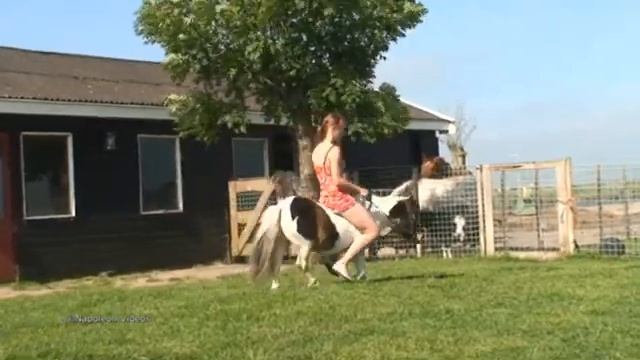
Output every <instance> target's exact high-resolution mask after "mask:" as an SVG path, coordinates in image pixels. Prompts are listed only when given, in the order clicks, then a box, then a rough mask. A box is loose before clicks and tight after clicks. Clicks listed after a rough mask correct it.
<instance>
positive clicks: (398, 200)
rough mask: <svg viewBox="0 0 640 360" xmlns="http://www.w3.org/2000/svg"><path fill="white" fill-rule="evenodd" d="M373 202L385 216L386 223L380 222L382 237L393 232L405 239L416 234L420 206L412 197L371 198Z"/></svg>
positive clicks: (389, 196) (388, 196)
mask: <svg viewBox="0 0 640 360" xmlns="http://www.w3.org/2000/svg"><path fill="white" fill-rule="evenodd" d="M371 202H372V203H373V205H375V206H376V208H377V209H378V210H379V211H380V212H381V213H382V214H383V215H384V217H385V219H384V221H379V225H380V235H383V236H384V235H386V234H388V233H389V232H391V231H393V232H395V233H396V234H398V235H400V236H402V237H403V238H405V239H410V238H412V237H413V236H414V234H415V229H416V214H417V212H418V211H419V209H418V204H417V202H416V201H415V199H414V198H413V197H412V196H410V195H394V194H391V195H387V196H376V195H373V196H372V197H371Z"/></svg>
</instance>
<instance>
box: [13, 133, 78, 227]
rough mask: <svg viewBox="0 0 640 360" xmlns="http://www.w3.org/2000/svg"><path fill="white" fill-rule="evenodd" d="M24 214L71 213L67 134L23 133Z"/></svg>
mask: <svg viewBox="0 0 640 360" xmlns="http://www.w3.org/2000/svg"><path fill="white" fill-rule="evenodd" d="M22 148H23V155H24V164H23V166H24V187H25V194H26V196H25V198H26V206H27V208H26V212H27V217H34V216H54V215H71V213H72V211H71V204H70V201H69V199H70V189H71V188H70V186H69V164H68V155H69V154H68V153H67V150H68V149H67V136H61V135H23V138H22Z"/></svg>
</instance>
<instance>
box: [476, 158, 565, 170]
mask: <svg viewBox="0 0 640 360" xmlns="http://www.w3.org/2000/svg"><path fill="white" fill-rule="evenodd" d="M563 163H564V160H560V161H558V160H553V161H537V162H524V163H515V164H491V165H487V166H489V168H490V170H491V171H506V170H536V169H537V170H540V169H555V168H556V167H557V166H559V165H561V164H563Z"/></svg>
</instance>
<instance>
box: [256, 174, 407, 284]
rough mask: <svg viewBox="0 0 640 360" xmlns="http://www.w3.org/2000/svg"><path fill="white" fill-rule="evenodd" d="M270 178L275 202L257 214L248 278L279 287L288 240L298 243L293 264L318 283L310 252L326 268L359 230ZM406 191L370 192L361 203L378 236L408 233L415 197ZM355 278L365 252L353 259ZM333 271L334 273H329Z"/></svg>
mask: <svg viewBox="0 0 640 360" xmlns="http://www.w3.org/2000/svg"><path fill="white" fill-rule="evenodd" d="M272 181H274V184H275V188H276V194H278V196H277V198H278V199H277V202H276V204H275V205H271V206H269V207H267V208H266V209H265V211H264V212H263V213H262V215H261V217H260V220H259V225H258V227H257V230H256V231H255V233H254V234H253V236H252V240H253V242H254V248H253V251H252V253H251V255H250V258H249V264H250V276H251V278H252V280H254V281H255V280H257V279H259V278H263V277H269V278H271V280H272V281H271V289H272V290H275V289H278V288H279V287H280V281H279V278H278V277H279V272H280V267H281V265H282V260H283V257H284V253H285V252H286V249H287V248H288V245H289V244H294V245H297V246H298V248H299V251H298V257H297V260H296V266H298V267H299V268H300V270H302V272H303V274H304V276H305V278H306V280H307V286H308V287H311V286H316V285H318V280H317V279H316V278H315V277H314V276H313V275H312V273H311V262H310V256H311V254H312V253H315V254H318V255H319V256H320V259H321V262H322V263H323V264H324V265H325V266H326V267H327V269H328V270H329V271H330V272H332V273H333V271H332V270H331V265H332V264H333V262H334V261H335V259H336V257H337V255H338V254H339V253H341V252H342V251H345V250H346V249H347V248H348V247H349V246H350V245H351V243H352V242H353V241H354V239H355V238H356V237H357V236H359V235H360V231H359V230H358V229H357V228H356V227H355V226H354V225H352V224H351V223H350V222H349V221H347V219H345V218H344V217H342V216H340V215H339V214H337V213H334V212H333V211H331V210H330V209H328V208H326V207H325V206H323V205H321V204H320V203H318V202H316V201H314V200H311V199H309V198H306V197H302V196H298V195H290V193H291V192H292V191H290V189H289V187H288V186H285V185H284V184H285V183H286V181H282V178H280V179H278V178H275V179H274V178H272ZM412 195H413V194H411V193H408V195H388V196H376V195H371V196H370V197H367V198H366V199H359V200H360V202H361V203H362V204H363V205H364V206H365V207H367V208H368V209H369V211H371V213H372V215H373V218H374V220H375V221H376V223H377V224H378V226H379V227H380V234H381V235H382V236H384V235H386V234H388V233H389V232H391V231H395V232H396V233H398V234H400V235H401V236H403V237H405V238H410V237H413V236H414V234H415V227H416V222H415V219H416V213H417V211H418V206H417V202H416V201H415V198H414V197H413V196H412ZM354 262H355V265H356V275H355V279H357V280H363V279H366V278H367V273H366V262H365V258H364V251H361V252H360V253H359V254H357V255H356V257H355V258H354ZM333 274H334V275H336V274H335V273H333Z"/></svg>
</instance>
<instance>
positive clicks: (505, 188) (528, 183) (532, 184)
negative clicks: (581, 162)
mask: <svg viewBox="0 0 640 360" xmlns="http://www.w3.org/2000/svg"><path fill="white" fill-rule="evenodd" d="M478 185H479V191H480V193H481V196H480V204H479V207H480V210H481V214H482V221H481V242H482V245H483V249H484V253H485V254H486V255H494V254H496V253H508V254H510V255H515V256H532V257H546V256H551V257H552V256H557V255H565V254H570V253H572V252H573V209H574V207H573V206H572V201H573V200H572V191H571V186H572V185H571V160H570V159H566V160H562V161H547V162H532V163H519V164H501V165H482V166H481V167H480V174H479V176H478Z"/></svg>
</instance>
